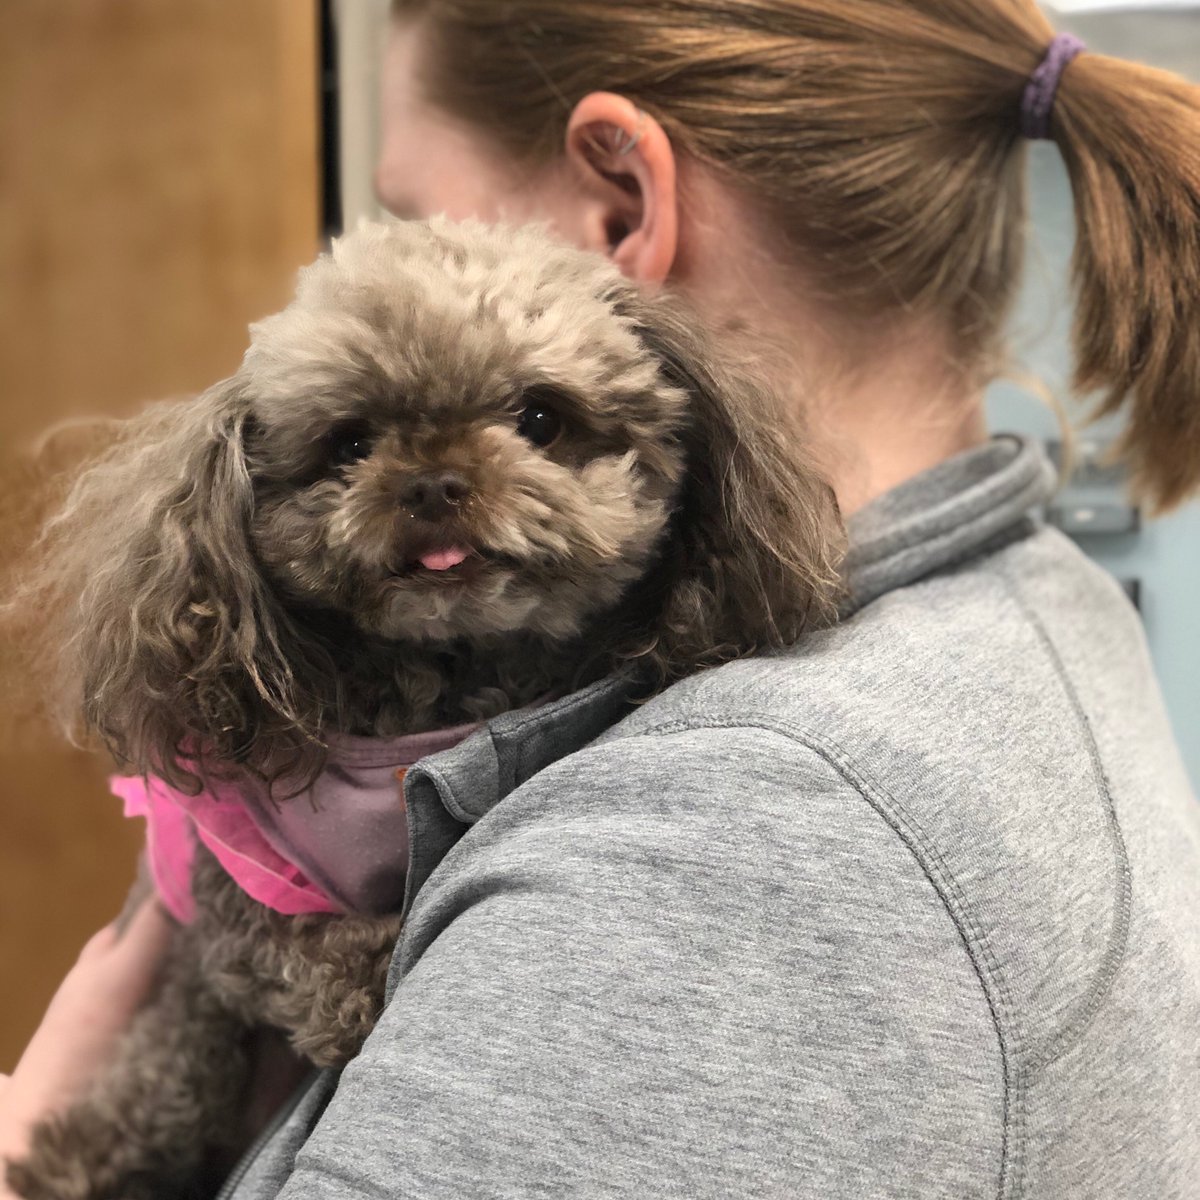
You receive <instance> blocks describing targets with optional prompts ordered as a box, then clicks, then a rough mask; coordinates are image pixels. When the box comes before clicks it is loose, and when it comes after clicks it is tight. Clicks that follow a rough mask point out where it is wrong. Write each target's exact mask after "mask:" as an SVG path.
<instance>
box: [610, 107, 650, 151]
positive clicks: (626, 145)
mask: <svg viewBox="0 0 1200 1200" xmlns="http://www.w3.org/2000/svg"><path fill="white" fill-rule="evenodd" d="M637 115H638V120H637V126H636V127H635V129H634V131H633V132H632V133H626V132H625V131H624V130H623V129H621V130H618V131H617V141H616V145H614V146H613V153H614V154H615V155H616V156H617V157H618V158H624V157H625V155H627V154H629V153H630V152H631V151H632V150H633V148H634V146H636V145H637V144H638V142H640V141H641V140H642V130H643V129H644V128H645V125H646V114H645V113H644V112H642V110H641V109H640V108H639V109H638V110H637Z"/></svg>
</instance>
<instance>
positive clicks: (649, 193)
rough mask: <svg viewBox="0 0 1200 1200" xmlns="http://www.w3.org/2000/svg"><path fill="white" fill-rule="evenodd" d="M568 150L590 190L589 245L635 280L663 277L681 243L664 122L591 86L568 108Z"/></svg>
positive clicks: (649, 281) (672, 160) (579, 179)
mask: <svg viewBox="0 0 1200 1200" xmlns="http://www.w3.org/2000/svg"><path fill="white" fill-rule="evenodd" d="M566 152H567V159H568V162H569V163H570V165H571V168H572V170H573V172H574V174H575V176H576V179H577V182H578V183H579V185H580V186H581V188H582V189H583V191H584V194H585V195H586V196H587V197H588V204H587V210H586V216H585V222H586V224H585V229H584V240H585V243H586V246H587V248H588V249H589V250H595V251H597V252H599V253H602V254H607V255H608V256H609V257H610V258H612V260H613V262H614V263H616V265H617V266H618V267H620V269H621V271H622V272H623V273H624V274H625V275H626V276H627V277H628V278H630V279H633V280H635V281H637V282H638V283H641V284H652V285H657V284H661V283H662V282H663V281H664V280H665V279H666V277H667V275H668V274H669V273H670V271H671V268H672V266H673V265H674V263H675V258H676V255H677V253H678V249H679V244H678V238H679V221H678V197H677V195H676V187H675V151H674V149H673V148H672V146H671V140H670V138H668V137H667V135H666V132H665V131H664V130H663V127H662V126H661V125H660V124H659V123H658V122H657V121H656V120H655V119H654V118H653V117H652V116H651V115H650V114H649V113H646V112H643V111H642V110H641V109H639V108H636V107H635V106H634V105H633V104H632V103H630V101H628V100H626V99H625V98H624V97H623V96H615V95H613V94H612V93H611V92H592V93H590V94H589V95H587V96H585V97H584V98H583V99H582V100H580V101H579V103H578V104H577V105H576V106H575V109H574V111H573V112H572V113H571V119H570V121H569V122H568V125H567V135H566Z"/></svg>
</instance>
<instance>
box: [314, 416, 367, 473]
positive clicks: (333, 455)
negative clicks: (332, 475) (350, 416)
mask: <svg viewBox="0 0 1200 1200" xmlns="http://www.w3.org/2000/svg"><path fill="white" fill-rule="evenodd" d="M325 447H326V449H325V453H326V457H327V458H328V461H329V463H330V465H331V466H335V467H348V466H350V465H351V464H353V463H356V462H362V460H363V459H364V458H366V457H367V455H368V454H370V453H371V430H370V428H369V427H368V426H367V425H365V424H363V423H362V422H360V421H353V422H351V423H349V424H347V425H340V426H338V428H337V429H335V430H334V431H333V432H332V433H330V434H329V436H328V437H327V438H326V439H325Z"/></svg>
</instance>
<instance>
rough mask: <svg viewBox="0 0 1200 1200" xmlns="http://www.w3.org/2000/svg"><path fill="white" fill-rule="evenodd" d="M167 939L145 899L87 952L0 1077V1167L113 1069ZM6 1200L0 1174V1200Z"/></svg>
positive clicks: (166, 922) (162, 921) (157, 911)
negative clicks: (51, 1117) (99, 1076)
mask: <svg viewBox="0 0 1200 1200" xmlns="http://www.w3.org/2000/svg"><path fill="white" fill-rule="evenodd" d="M171 931H172V925H171V921H170V918H169V917H168V916H167V915H166V913H165V912H163V910H162V908H161V907H160V906H159V904H158V902H157V901H155V900H154V899H150V900H147V901H145V902H144V903H143V904H142V905H141V907H140V908H139V909H138V910H137V912H136V913H135V914H134V916H133V917H132V919H131V920H130V921H129V923H128V924H127V925H126V926H125V928H124V930H123V931H120V932H118V927H117V924H116V923H114V924H112V925H109V926H107V927H106V928H104V929H102V930H100V932H99V933H97V934H96V935H95V936H94V937H93V938H92V939H91V940H90V941H89V942H88V943H87V945H86V946H84V948H83V950H82V952H81V953H80V955H79V959H78V960H77V962H76V963H75V965H74V966H73V967H72V968H71V970H70V971H68V972H67V976H66V978H65V979H64V980H63V981H62V983H61V984H60V985H59V989H58V991H57V992H56V993H55V995H54V999H53V1000H51V1001H50V1007H49V1008H48V1009H47V1010H46V1015H45V1016H44V1017H43V1018H42V1023H41V1025H39V1026H38V1029H37V1032H36V1033H34V1035H33V1038H32V1040H31V1041H30V1043H29V1045H28V1047H26V1050H25V1053H24V1054H23V1055H22V1056H21V1061H20V1062H18V1063H17V1066H16V1069H15V1070H14V1071H13V1073H12V1076H11V1077H8V1078H5V1077H4V1076H0V1160H3V1159H4V1158H18V1157H20V1156H21V1155H22V1154H23V1153H24V1151H25V1148H26V1146H27V1144H28V1137H29V1133H30V1131H31V1130H32V1129H33V1127H34V1126H35V1125H36V1124H37V1123H38V1121H40V1120H41V1119H42V1118H44V1117H47V1116H49V1115H51V1114H52V1113H54V1112H58V1111H61V1110H62V1109H63V1108H65V1107H67V1106H68V1105H70V1104H71V1102H72V1101H73V1100H75V1099H76V1098H77V1097H78V1096H79V1095H81V1093H82V1092H83V1091H84V1089H85V1088H86V1087H87V1084H88V1083H89V1081H90V1080H91V1079H93V1078H94V1077H95V1076H96V1075H97V1073H98V1072H99V1071H101V1070H102V1069H103V1068H104V1067H105V1065H106V1064H107V1063H108V1062H109V1061H110V1059H111V1057H112V1054H113V1052H114V1050H115V1047H116V1043H117V1041H118V1040H119V1039H120V1037H121V1035H122V1034H123V1033H124V1032H125V1030H126V1029H127V1028H128V1026H129V1023H130V1021H131V1020H132V1019H133V1015H134V1013H136V1012H137V1010H138V1008H139V1007H140V1006H141V1005H142V1003H143V1002H144V1001H145V1000H146V998H147V997H148V995H149V992H150V989H151V987H152V986H153V984H154V980H155V976H156V975H157V973H158V969H159V967H160V965H161V964H162V960H163V955H164V953H165V951H166V948H167V944H168V942H169V940H170V938H171ZM9 1196H10V1193H9V1192H8V1191H7V1190H5V1187H4V1184H3V1172H2V1170H0V1198H2V1200H8V1197H9Z"/></svg>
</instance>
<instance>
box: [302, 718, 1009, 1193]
mask: <svg viewBox="0 0 1200 1200" xmlns="http://www.w3.org/2000/svg"><path fill="white" fill-rule="evenodd" d="M396 971H397V972H398V974H399V982H398V984H397V986H396V987H395V990H394V994H393V995H392V998H391V1001H390V1003H389V1004H388V1006H387V1008H386V1009H385V1011H384V1013H383V1016H382V1018H381V1020H380V1022H379V1025H378V1027H377V1028H376V1030H375V1031H374V1033H373V1034H372V1035H371V1037H370V1038H369V1039H368V1041H367V1043H366V1046H365V1047H364V1049H363V1051H362V1053H361V1055H360V1056H359V1057H358V1058H357V1059H356V1060H355V1061H354V1062H353V1063H351V1064H350V1065H349V1066H348V1067H347V1068H346V1070H345V1071H344V1072H343V1074H342V1077H341V1080H340V1082H339V1085H338V1088H337V1091H336V1093H335V1094H334V1096H333V1098H332V1100H331V1101H330V1103H329V1106H328V1108H327V1109H326V1111H325V1113H324V1115H323V1117H322V1118H321V1120H320V1122H319V1123H318V1124H317V1126H316V1128H315V1129H314V1131H313V1133H312V1135H311V1136H310V1137H309V1139H308V1141H307V1142H306V1144H305V1146H304V1147H303V1149H302V1150H301V1151H300V1154H299V1155H298V1157H297V1160H296V1165H295V1169H294V1172H293V1174H292V1177H291V1179H290V1180H289V1182H288V1183H287V1185H286V1186H285V1187H284V1189H283V1192H282V1195H283V1196H284V1197H286V1200H318V1198H319V1200H366V1198H367V1197H371V1198H377V1197H385V1196H387V1197H392V1196H396V1197H401V1196H402V1197H421V1198H422V1200H441V1198H442V1197H445V1198H447V1200H449V1198H451V1197H454V1198H456V1200H474V1198H476V1197H478V1198H482V1197H497V1196H512V1197H518V1196H519V1197H537V1196H545V1197H562V1196H587V1197H608V1196H611V1197H629V1196H654V1197H679V1198H681V1200H683V1198H687V1200H697V1198H700V1197H728V1196H749V1195H753V1196H780V1197H783V1196H787V1197H794V1196H820V1197H823V1198H825V1200H842V1198H845V1200H851V1198H854V1200H861V1197H864V1196H883V1195H887V1196H889V1197H910V1196H911V1197H920V1198H921V1200H937V1198H941V1197H946V1198H951V1197H953V1200H968V1198H971V1197H977V1196H978V1197H994V1196H995V1195H996V1194H997V1192H998V1186H999V1181H1000V1177H1001V1166H1002V1153H1003V1141H1004V1137H1003V1132H1004V1102H1005V1088H1004V1071H1003V1063H1002V1059H1001V1055H1000V1050H999V1045H998V1041H997V1036H996V1031H995V1027H994V1024H993V1021H992V1018H991V1014H990V1010H989V1008H988V1005H987V1003H986V999H985V996H984V992H983V990H982V987H981V985H980V981H979V978H978V976H977V975H976V972H975V970H974V967H973V964H972V960H971V957H970V956H969V954H968V953H967V950H966V948H965V946H964V944H963V942H962V939H961V937H960V934H959V931H958V929H957V927H956V925H955V923H954V921H953V920H952V919H951V917H950V915H949V913H948V912H947V910H946V908H945V906H944V905H943V904H942V902H941V899H940V898H939V896H938V894H937V892H936V890H935V889H934V887H933V886H932V884H931V883H930V881H929V880H928V879H927V877H926V876H925V874H924V872H923V871H922V869H921V867H920V865H919V864H918V863H917V862H916V860H915V859H914V858H913V857H912V855H911V854H910V853H909V851H908V849H907V847H906V846H905V844H904V842H903V841H902V840H901V839H900V838H899V837H898V836H897V834H896V833H895V831H894V830H893V829H892V828H891V826H890V825H888V824H887V823H886V822H885V821H884V820H883V819H882V818H881V817H880V816H879V814H878V813H876V811H875V810H874V809H873V808H872V807H871V806H870V805H869V804H868V803H867V802H866V800H865V799H864V798H863V797H862V796H861V795H860V794H859V793H858V792H857V790H856V789H855V788H853V787H852V786H851V785H850V784H849V783H847V781H846V780H845V779H844V778H843V777H842V776H841V775H840V774H839V773H838V772H837V771H836V770H835V769H834V767H833V766H831V765H830V764H829V763H827V762H826V761H825V760H824V759H823V758H822V757H820V756H819V755H818V754H817V753H815V752H814V751H813V750H811V749H809V748H808V747H806V746H804V745H802V744H800V743H798V742H795V741H793V740H791V739H789V738H786V737H784V736H781V735H779V734H777V733H773V732H768V731H766V730H763V729H756V728H700V729H695V728H692V729H684V730H681V731H678V732H671V733H665V734H648V735H642V736H636V737H626V738H622V739H619V740H610V741H607V742H603V743H601V744H598V745H593V746H592V747H589V748H588V749H586V750H584V751H582V752H581V753H578V754H575V755H572V756H570V757H569V758H568V759H565V760H563V761H561V762H560V763H558V764H556V765H555V766H553V767H551V768H549V769H547V770H545V771H543V772H541V773H539V774H538V775H537V776H535V777H534V778H533V779H532V780H530V781H529V782H528V783H526V784H525V785H524V786H522V787H521V788H519V789H518V790H517V791H515V792H514V793H512V794H511V795H510V796H509V797H507V798H506V799H505V800H504V801H503V802H502V803H501V804H500V805H498V806H497V807H496V808H495V809H494V810H492V812H490V813H489V814H488V815H487V816H486V817H484V818H483V820H481V821H480V822H479V823H478V824H477V825H476V826H474V827H473V828H472V829H471V830H470V831H469V832H468V834H467V835H466V836H465V837H464V838H463V840H462V841H460V842H459V843H458V845H457V846H456V847H455V848H454V849H453V850H452V851H451V852H450V854H449V855H448V856H447V858H446V859H445V860H444V861H443V862H442V864H441V865H440V866H439V868H438V869H437V870H436V871H435V872H434V874H433V875H432V876H431V878H430V879H429V881H428V882H427V883H426V884H425V886H424V887H423V888H422V890H421V892H420V893H419V894H418V897H417V900H416V903H415V905H414V907H413V911H412V913H411V916H410V918H409V921H408V924H407V926H406V932H405V935H404V938H403V940H402V943H401V946H400V948H399V951H398V958H397V964H396Z"/></svg>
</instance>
